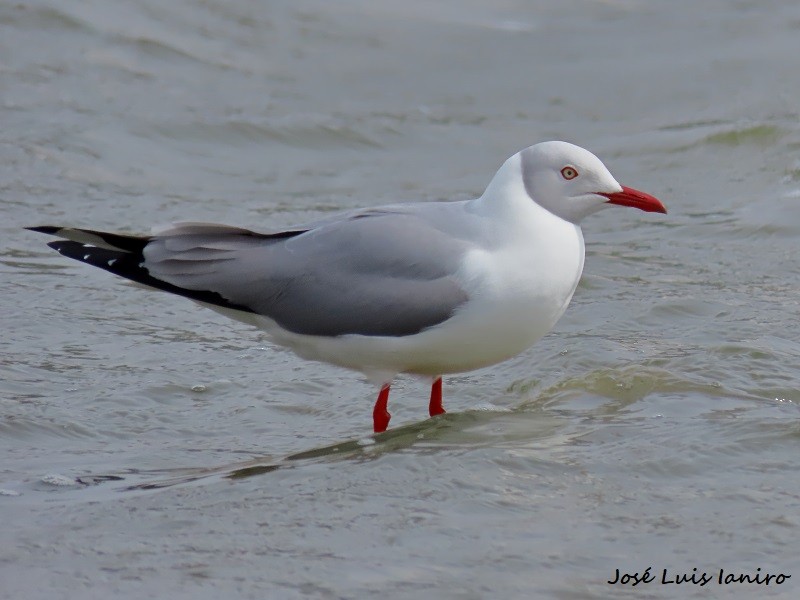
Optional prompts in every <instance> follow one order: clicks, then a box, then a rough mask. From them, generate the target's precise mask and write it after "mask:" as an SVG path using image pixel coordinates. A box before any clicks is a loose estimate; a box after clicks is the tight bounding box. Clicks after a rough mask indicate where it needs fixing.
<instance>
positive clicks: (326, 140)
mask: <svg viewBox="0 0 800 600" xmlns="http://www.w3.org/2000/svg"><path fill="white" fill-rule="evenodd" d="M154 135H158V136H161V137H165V138H169V139H175V140H194V141H206V142H213V143H219V142H227V143H229V144H253V143H263V142H264V141H276V142H279V143H282V144H285V145H288V146H293V147H297V148H331V147H342V146H366V147H371V148H382V147H383V146H382V145H381V144H380V143H379V142H378V141H377V140H376V139H374V138H373V137H372V136H370V135H367V134H366V133H364V132H362V131H360V130H359V129H357V128H356V127H355V126H354V125H352V124H351V123H349V122H348V121H347V120H346V119H344V118H342V117H337V116H331V115H320V114H311V115H308V114H306V115H296V116H291V117H282V118H273V119H265V120H246V119H236V118H231V119H225V120H222V121H216V122H215V121H201V122H192V123H178V124H175V123H162V124H160V125H157V126H155V131H154Z"/></svg>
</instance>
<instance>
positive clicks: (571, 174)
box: [561, 165, 578, 181]
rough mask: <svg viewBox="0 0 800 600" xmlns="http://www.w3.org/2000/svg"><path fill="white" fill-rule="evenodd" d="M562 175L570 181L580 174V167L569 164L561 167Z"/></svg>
mask: <svg viewBox="0 0 800 600" xmlns="http://www.w3.org/2000/svg"><path fill="white" fill-rule="evenodd" d="M561 176H562V177H563V178H564V179H566V180H567V181H569V180H570V179H575V178H576V177H577V176H578V169H576V168H575V167H570V166H569V165H568V166H566V167H564V168H563V169H561Z"/></svg>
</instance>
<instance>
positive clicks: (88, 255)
mask: <svg viewBox="0 0 800 600" xmlns="http://www.w3.org/2000/svg"><path fill="white" fill-rule="evenodd" d="M90 256H91V254H87V255H86V256H84V257H83V260H89V257H90Z"/></svg>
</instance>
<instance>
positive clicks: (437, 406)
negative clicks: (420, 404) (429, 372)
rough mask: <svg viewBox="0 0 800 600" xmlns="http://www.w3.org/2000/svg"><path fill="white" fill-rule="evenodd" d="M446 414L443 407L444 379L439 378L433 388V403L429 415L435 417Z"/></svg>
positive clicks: (430, 405) (429, 408) (429, 406)
mask: <svg viewBox="0 0 800 600" xmlns="http://www.w3.org/2000/svg"><path fill="white" fill-rule="evenodd" d="M446 412H447V411H446V410H445V409H444V406H442V378H441V377H437V378H436V381H434V382H433V385H432V386H431V403H430V404H429V405H428V413H429V414H430V415H431V416H432V417H435V416H436V415H443V414H444V413H446Z"/></svg>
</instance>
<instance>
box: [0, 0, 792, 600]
mask: <svg viewBox="0 0 800 600" xmlns="http://www.w3.org/2000/svg"><path fill="white" fill-rule="evenodd" d="M798 55H800V5H798V4H797V3H796V2H790V1H788V0H786V1H782V2H780V1H770V0H767V1H756V0H752V1H747V0H741V1H736V2H723V1H722V0H712V1H710V2H703V3H699V2H689V1H688V0H685V1H677V2H646V1H644V0H616V1H599V0H598V1H590V0H572V1H569V2H555V1H544V0H540V1H533V2H527V1H522V0H507V1H500V2H493V3H487V2H478V1H476V0H468V1H462V0H459V1H456V0H449V1H444V2H438V3H428V2H422V1H421V0H410V1H406V2H403V3H396V2H388V1H379V2H366V1H360V0H345V1H342V2H337V3H328V2H322V1H321V0H300V1H293V2H288V1H286V2H283V1H279V2H248V1H246V0H205V1H200V0H180V1H176V2H169V3H165V2H157V1H155V0H138V1H127V0H125V1H123V0H103V1H100V0H94V1H92V0H83V1H80V2H78V1H75V2H70V1H56V0H31V1H29V2H21V3H20V2H5V3H0V123H1V124H2V125H1V126H0V210H2V222H1V223H0V230H1V231H2V244H0V254H1V255H2V256H1V258H0V260H1V261H2V262H1V263H0V273H2V276H1V277H2V278H1V279H0V282H1V284H2V294H0V320H1V321H2V338H3V343H2V344H1V345H0V369H1V371H0V407H1V409H2V412H1V413H0V451H2V462H1V463H0V515H2V523H3V524H2V527H0V596H1V597H3V598H27V599H29V598H103V599H105V598H109V597H114V598H118V597H119V598H142V597H169V598H209V599H211V598H238V597H242V598H287V599H294V598H324V599H327V598H367V597H382V598H415V599H416V598H454V599H472V598H475V599H477V598H537V597H553V598H568V599H572V598H605V597H609V596H611V595H623V596H629V597H632V598H633V597H636V598H650V597H693V596H697V597H699V596H701V595H702V596H704V597H731V598H734V597H735V598H740V597H741V598H745V597H746V598H749V597H753V598H756V597H765V596H766V597H776V598H796V597H797V593H798V589H799V588H798V586H800V560H799V559H798V557H797V555H798V541H797V540H798V537H799V533H800V517H798V514H800V510H799V509H800V478H799V477H798V467H797V465H798V453H799V451H800V411H799V410H798V403H800V384H799V383H798V381H800V342H799V341H798V317H799V316H800V309H799V306H800V301H799V300H798V298H800V295H799V294H798V292H799V291H800V290H799V287H800V286H799V285H798V284H799V282H800V267H799V266H798V251H799V250H800V243H799V242H798V236H799V235H800V122H799V120H798V118H799V117H800V112H798V111H799V109H798V106H800V104H799V103H798V99H800V78H798V76H797V73H798V70H797V65H798V62H797V60H798V59H797V57H798ZM545 139H566V140H569V141H573V142H575V143H578V144H580V145H582V146H585V147H587V148H589V149H591V150H592V151H594V152H595V153H596V154H598V155H599V156H600V157H601V158H602V159H603V160H604V161H605V163H606V164H607V165H608V166H609V168H610V169H611V170H612V172H613V173H614V174H615V175H616V176H617V178H618V179H619V180H620V181H622V182H623V183H625V184H627V185H631V186H634V187H636V188H639V189H643V190H646V191H648V192H651V193H653V194H655V195H656V196H658V197H659V198H661V199H663V200H664V202H665V204H666V205H667V206H668V208H669V209H670V214H669V215H667V216H662V215H651V214H645V213H640V212H638V211H629V210H621V209H620V210H608V211H605V212H603V213H600V214H598V215H595V216H592V217H590V218H588V219H587V220H586V222H585V223H584V234H585V237H586V242H587V260H586V268H585V272H584V278H583V280H582V282H581V285H580V287H579V289H578V291H577V293H576V295H575V298H574V300H573V303H572V306H571V307H570V308H569V310H568V311H567V313H566V315H565V316H564V317H563V319H562V320H561V322H560V323H559V324H558V325H557V327H556V328H555V330H554V331H553V333H551V334H550V335H548V336H547V337H546V338H544V339H543V340H542V341H541V342H540V343H539V344H537V345H536V346H535V347H534V348H532V349H531V350H529V351H528V352H526V353H524V354H523V355H521V356H518V357H517V358H515V359H513V360H510V361H508V362H506V363H503V364H501V365H498V366H496V367H493V368H490V369H485V370H482V371H477V372H474V373H468V374H464V375H459V376H453V377H449V378H447V379H446V380H445V394H446V402H445V404H446V406H447V407H448V409H449V411H450V412H449V413H448V414H447V415H445V416H444V417H442V418H439V419H435V420H426V419H424V417H425V416H426V403H427V388H426V385H425V383H424V382H420V381H417V380H414V379H413V378H407V379H401V380H399V381H398V385H397V386H396V388H395V389H394V390H393V397H392V405H391V407H392V412H393V421H392V424H393V425H394V429H393V430H391V431H390V432H389V433H387V434H386V435H383V436H378V437H377V438H373V437H372V436H371V433H370V425H371V420H370V415H371V412H370V411H371V405H372V402H373V400H374V397H373V394H374V390H373V389H372V387H371V386H369V385H368V384H367V383H365V382H363V381H361V380H360V379H359V378H358V376H357V375H354V374H352V373H348V372H345V371H342V370H339V369H336V368H334V367H329V366H326V365H317V364H311V363H307V362H303V361H301V360H300V359H298V358H295V357H294V356H293V355H292V354H291V353H289V352H287V351H284V350H280V349H276V348H274V347H272V346H269V345H268V344H267V343H266V341H265V340H264V339H263V338H262V337H260V335H259V332H258V331H256V330H252V329H249V328H248V327H247V326H245V325H241V324H238V323H235V322H231V321H227V320H225V319H224V318H223V317H221V316H219V315H216V314H215V313H212V312H210V311H207V310H204V309H202V308H200V307H196V306H195V305H193V304H192V303H190V302H187V301H184V300H182V299H180V298H175V297H170V296H168V295H166V294H159V293H154V292H148V291H144V290H140V289H137V288H135V287H133V286H131V285H128V284H126V283H124V282H122V281H119V280H115V279H114V278H113V277H111V276H109V275H108V274H107V273H103V272H101V271H99V270H92V269H90V268H88V267H85V266H83V265H80V264H77V263H74V262H72V261H68V260H66V259H64V258H62V257H60V256H58V255H57V254H55V253H54V252H52V251H50V250H49V248H47V247H46V246H45V245H44V242H45V241H46V240H45V238H43V236H41V235H38V234H34V233H32V232H28V231H24V230H23V229H22V227H24V226H26V225H36V224H46V223H53V224H69V225H77V226H89V227H93V228H98V229H103V228H110V229H112V230H122V231H131V232H146V231H148V230H149V228H150V226H151V225H153V224H157V223H166V222H169V221H173V220H193V221H215V222H225V223H230V224H237V225H244V226H250V227H254V228H263V229H269V228H274V227H279V226H282V225H288V224H292V223H295V222H302V221H308V220H309V219H312V218H317V217H320V216H321V215H323V214H325V213H329V212H332V211H336V210H341V209H347V208H353V207H359V206H369V205H378V204H383V203H387V202H395V201H402V200H435V199H442V198H451V199H463V198H468V197H473V196H475V195H477V194H480V193H481V191H482V189H483V187H484V186H485V185H486V183H487V182H488V181H489V179H490V177H491V176H492V174H493V173H494V171H495V169H496V168H497V167H498V166H499V164H500V163H501V162H502V161H503V160H505V158H506V157H507V156H509V155H510V154H512V153H514V152H516V151H517V150H518V149H519V148H521V147H524V146H526V145H529V144H532V143H535V142H537V141H542V140H545ZM647 567H651V572H653V573H655V574H656V575H657V577H656V580H655V581H652V582H649V583H641V584H639V585H638V586H636V587H631V586H630V585H627V586H622V585H614V584H608V583H607V581H608V580H613V579H614V577H615V573H616V570H617V569H620V570H621V572H622V573H633V572H639V573H641V572H642V571H644V569H646V568H647ZM695 568H696V569H697V571H693V569H695ZM664 569H667V570H668V574H667V575H666V577H663V575H662V573H663V570H664ZM720 569H724V570H725V573H728V572H731V573H747V574H756V573H784V574H786V575H791V576H792V577H791V578H790V579H786V580H785V581H784V583H783V584H781V585H776V584H775V583H774V581H773V582H772V583H771V584H770V585H769V586H766V585H763V584H755V583H732V584H727V585H726V584H724V583H723V584H719V582H718V581H717V579H716V576H717V575H718V573H719V570H720ZM758 569H760V571H757V570H758ZM702 572H708V573H709V574H713V576H714V577H715V579H714V580H713V581H712V582H710V583H708V584H707V585H706V586H704V587H701V586H700V585H699V584H692V583H684V584H681V585H680V586H678V585H677V584H671V583H662V582H661V580H662V577H663V578H664V579H665V580H666V581H669V580H670V579H671V578H672V575H673V574H681V573H684V574H689V575H691V574H692V573H702ZM697 577H698V578H699V575H698V576H697Z"/></svg>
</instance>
